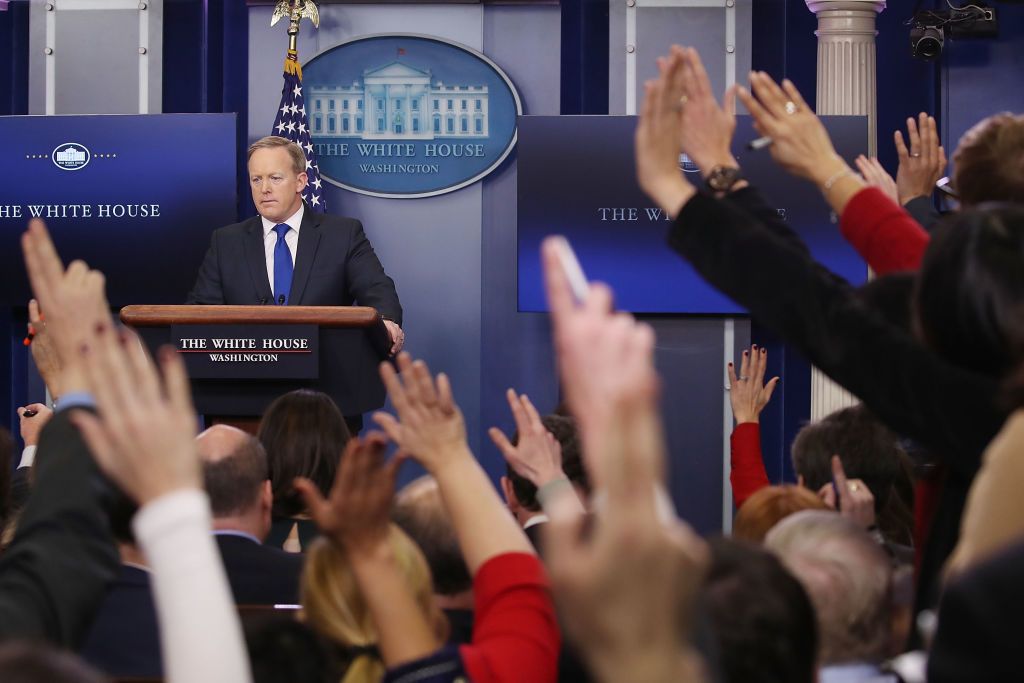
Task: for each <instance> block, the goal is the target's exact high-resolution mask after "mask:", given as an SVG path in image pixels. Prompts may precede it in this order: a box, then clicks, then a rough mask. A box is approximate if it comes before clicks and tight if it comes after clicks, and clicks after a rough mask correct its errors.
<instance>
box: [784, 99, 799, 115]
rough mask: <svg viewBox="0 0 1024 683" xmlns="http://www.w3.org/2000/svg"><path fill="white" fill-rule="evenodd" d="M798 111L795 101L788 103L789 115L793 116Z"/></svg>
mask: <svg viewBox="0 0 1024 683" xmlns="http://www.w3.org/2000/svg"><path fill="white" fill-rule="evenodd" d="M796 110H797V107H796V102H794V101H793V100H790V101H788V102H786V113H787V114H789V115H791V116H792V115H793V114H795V113H796Z"/></svg>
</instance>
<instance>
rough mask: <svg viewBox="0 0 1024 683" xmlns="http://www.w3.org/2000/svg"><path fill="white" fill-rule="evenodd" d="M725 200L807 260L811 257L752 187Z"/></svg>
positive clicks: (801, 241)
mask: <svg viewBox="0 0 1024 683" xmlns="http://www.w3.org/2000/svg"><path fill="white" fill-rule="evenodd" d="M725 199H726V201H728V202H729V203H730V204H732V205H733V206H735V207H737V208H739V209H742V210H743V211H744V212H745V213H747V214H748V215H749V216H751V217H752V218H754V219H755V220H757V221H760V222H761V225H763V226H764V227H765V228H767V229H768V231H769V232H771V233H772V234H773V235H775V236H776V237H778V238H779V239H781V240H782V241H783V242H785V243H786V244H788V245H789V246H791V247H793V248H794V249H797V250H799V251H800V252H801V253H803V254H805V255H806V256H807V258H810V257H811V252H810V250H808V249H807V245H806V244H804V241H803V240H802V239H800V236H799V235H797V234H796V232H795V231H794V230H793V228H791V227H789V224H788V223H786V219H785V218H783V217H782V216H780V215H779V211H778V209H776V208H775V207H773V206H772V205H771V204H769V203H768V201H767V200H766V199H765V198H764V195H762V194H761V192H760V191H759V190H758V189H757V188H755V187H754V186H753V185H747V186H746V187H744V188H742V189H740V190H736V191H735V192H730V193H729V194H727V195H726V196H725Z"/></svg>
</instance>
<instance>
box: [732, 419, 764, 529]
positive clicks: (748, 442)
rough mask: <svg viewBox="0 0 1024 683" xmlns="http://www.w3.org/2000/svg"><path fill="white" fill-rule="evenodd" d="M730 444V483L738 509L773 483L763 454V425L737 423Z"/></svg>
mask: <svg viewBox="0 0 1024 683" xmlns="http://www.w3.org/2000/svg"><path fill="white" fill-rule="evenodd" d="M729 445H730V455H731V458H730V459H731V461H732V467H731V469H730V470H729V483H731V484H732V500H733V505H735V506H736V509H737V510H738V509H739V508H740V507H741V506H742V505H743V504H744V503H745V502H747V498H750V496H752V495H754V493H756V492H757V491H758V490H759V489H762V488H764V487H765V486H768V485H769V484H770V483H771V482H769V481H768V472H766V471H765V469H764V458H763V457H762V456H761V425H759V424H757V423H756V422H743V423H740V424H738V425H736V429H734V430H732V436H730V437H729Z"/></svg>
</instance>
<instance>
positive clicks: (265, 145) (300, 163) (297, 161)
mask: <svg viewBox="0 0 1024 683" xmlns="http://www.w3.org/2000/svg"><path fill="white" fill-rule="evenodd" d="M276 147H284V149H285V151H286V152H288V156H290V157H291V158H292V170H293V171H295V173H296V175H297V174H299V173H305V171H306V154H305V153H304V152H303V151H302V148H301V147H299V145H298V144H296V143H294V142H292V141H291V140H289V139H288V138H283V137H281V136H280V135H268V136H267V137H265V138H260V139H259V140H257V141H256V142H254V143H252V144H251V145H249V153H248V154H247V155H246V157H245V160H246V162H248V161H249V160H250V159H252V155H253V154H254V153H255V152H256V150H258V149H274V148H276Z"/></svg>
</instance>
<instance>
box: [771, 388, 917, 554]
mask: <svg viewBox="0 0 1024 683" xmlns="http://www.w3.org/2000/svg"><path fill="white" fill-rule="evenodd" d="M790 452H791V455H792V458H793V469H794V470H795V471H796V473H797V474H798V475H800V476H802V477H803V478H804V485H805V486H807V488H809V489H810V490H812V491H818V490H819V489H820V488H821V487H822V486H824V485H825V484H829V483H831V482H832V456H833V455H838V456H839V459H840V460H841V461H842V463H843V471H844V472H845V473H846V476H847V477H848V478H850V479H860V480H861V481H863V482H864V485H865V486H867V487H868V490H870V491H871V494H872V495H873V496H874V497H875V515H876V517H877V519H878V525H879V527H880V528H881V529H882V532H883V534H884V535H885V537H886V538H887V539H889V540H891V541H895V542H897V543H903V544H910V543H912V538H911V529H912V525H913V514H912V513H911V511H910V502H909V501H903V500H902V498H901V496H900V493H899V491H902V490H907V489H910V488H911V486H910V485H909V479H910V476H911V471H912V463H911V461H910V458H909V456H907V453H906V451H904V450H903V447H902V446H901V445H900V442H899V439H898V438H897V437H896V435H895V434H894V433H892V432H891V431H889V429H888V428H887V427H886V426H885V425H883V424H882V423H881V422H880V421H879V420H878V418H876V417H875V416H874V415H872V414H871V413H870V412H869V411H868V410H867V409H866V408H865V407H864V406H863V405H856V406H852V407H849V408H843V409H842V410H837V411H835V412H834V413H831V414H829V415H826V416H825V417H824V418H822V419H821V420H819V421H817V422H812V423H811V424H808V425H806V426H805V427H804V428H803V429H801V430H800V431H799V432H798V433H797V435H796V438H795V439H794V440H793V445H792V448H791V450H790Z"/></svg>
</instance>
